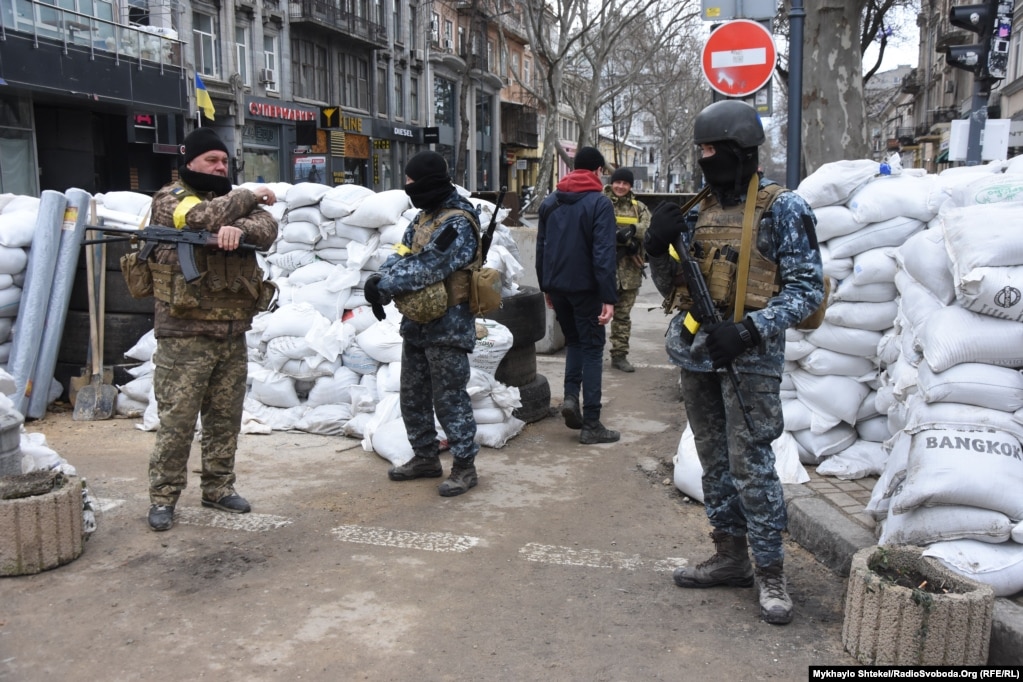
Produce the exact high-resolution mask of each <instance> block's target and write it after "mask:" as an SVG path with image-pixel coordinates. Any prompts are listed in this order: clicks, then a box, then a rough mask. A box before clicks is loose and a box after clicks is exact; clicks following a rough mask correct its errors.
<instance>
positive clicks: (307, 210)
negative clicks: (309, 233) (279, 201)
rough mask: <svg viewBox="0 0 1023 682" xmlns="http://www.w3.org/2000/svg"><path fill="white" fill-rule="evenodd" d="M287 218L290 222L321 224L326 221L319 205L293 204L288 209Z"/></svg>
mask: <svg viewBox="0 0 1023 682" xmlns="http://www.w3.org/2000/svg"><path fill="white" fill-rule="evenodd" d="M287 218H288V222H289V223H301V222H305V223H312V224H313V225H317V226H318V225H319V224H320V223H322V222H324V217H323V214H322V213H320V207H319V205H315V204H314V205H310V206H292V207H291V208H289V209H288V213H287Z"/></svg>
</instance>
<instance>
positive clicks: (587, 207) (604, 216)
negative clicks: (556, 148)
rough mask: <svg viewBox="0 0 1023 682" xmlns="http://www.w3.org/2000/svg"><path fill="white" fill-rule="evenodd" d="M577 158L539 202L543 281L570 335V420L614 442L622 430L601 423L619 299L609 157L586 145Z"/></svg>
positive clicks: (566, 412)
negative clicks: (606, 176)
mask: <svg viewBox="0 0 1023 682" xmlns="http://www.w3.org/2000/svg"><path fill="white" fill-rule="evenodd" d="M572 163H573V166H574V167H575V170H573V171H572V172H571V173H569V174H568V175H566V176H565V177H563V178H562V179H561V181H560V182H558V188H557V190H556V191H555V192H552V193H551V194H549V195H548V196H547V198H546V199H544V200H543V203H542V204H540V220H539V222H538V223H537V230H536V280H537V281H538V282H539V283H540V291H542V292H544V295H545V296H546V298H547V305H548V306H549V307H550V308H552V309H553V310H554V315H555V317H557V320H558V324H560V325H561V330H562V331H563V332H564V333H565V398H564V401H563V402H562V404H561V416H562V417H563V418H564V419H565V426H567V427H568V428H570V429H579V430H580V433H579V442H580V443H582V444H584V445H593V444H596V443H614V442H616V441H617V440H618V439H619V438H620V436H621V434H619V433H618V432H617V431H614V430H612V429H608V428H606V427H605V426H604V425H603V424H601V423H600V411H601V385H602V382H603V367H602V364H601V358H602V357H603V355H604V343H605V341H606V332H605V328H604V325H606V324H607V323H608V322H610V321H611V317H612V316H613V315H614V307H615V303H616V302H617V301H618V294H617V293H616V291H615V232H616V230H615V216H614V207H613V206H612V205H611V201H610V200H609V199H608V198H607V197H606V196H604V193H603V191H602V190H603V189H604V185H603V183H602V182H601V181H600V174H601V171H602V170H603V168H604V155H603V154H601V153H600V151H599V150H597V149H595V148H593V147H580V148H579V149H578V150H577V151H576V153H575V158H574V159H573V162H572ZM580 390H581V391H582V397H583V401H582V409H581V410H580V409H579V407H580V406H579V392H580Z"/></svg>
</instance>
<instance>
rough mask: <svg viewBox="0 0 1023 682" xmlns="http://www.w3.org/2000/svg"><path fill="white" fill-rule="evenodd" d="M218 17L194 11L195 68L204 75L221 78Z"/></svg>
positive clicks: (193, 41) (193, 43)
mask: <svg viewBox="0 0 1023 682" xmlns="http://www.w3.org/2000/svg"><path fill="white" fill-rule="evenodd" d="M217 23H218V22H217V18H216V17H214V16H212V15H209V14H203V13H202V12H193V13H192V45H193V47H194V50H195V70H196V71H198V72H199V73H201V74H202V75H203V76H213V77H214V78H220V60H218V59H217V34H218V33H219V30H218V26H217Z"/></svg>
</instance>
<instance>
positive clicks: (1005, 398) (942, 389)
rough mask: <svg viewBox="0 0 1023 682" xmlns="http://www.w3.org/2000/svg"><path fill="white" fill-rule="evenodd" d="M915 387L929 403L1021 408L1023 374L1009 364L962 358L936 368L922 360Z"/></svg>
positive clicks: (1009, 410) (1009, 408)
mask: <svg viewBox="0 0 1023 682" xmlns="http://www.w3.org/2000/svg"><path fill="white" fill-rule="evenodd" d="M917 388H918V390H919V393H920V395H921V396H922V397H923V399H924V400H926V401H927V402H929V403H937V402H950V403H964V404H966V405H976V406H978V407H986V408H989V409H992V410H1003V411H1006V412H1015V411H1016V410H1018V409H1020V408H1023V374H1021V373H1020V372H1019V370H1016V369H1010V368H1008V367H998V366H996V365H989V364H985V363H979V362H965V363H962V364H960V365H954V366H953V367H949V368H948V369H946V370H945V371H944V372H935V371H933V370H931V368H930V366H929V365H927V363H924V364H923V365H921V366H920V367H919V369H918V375H917Z"/></svg>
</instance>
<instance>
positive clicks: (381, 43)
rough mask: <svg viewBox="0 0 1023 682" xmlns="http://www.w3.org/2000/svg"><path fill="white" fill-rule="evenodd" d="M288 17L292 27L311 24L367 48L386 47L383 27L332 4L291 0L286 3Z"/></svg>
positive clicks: (314, 0) (310, 0)
mask: <svg viewBox="0 0 1023 682" xmlns="http://www.w3.org/2000/svg"><path fill="white" fill-rule="evenodd" d="M288 16H289V18H290V19H291V23H292V25H295V24H313V25H315V26H319V27H321V28H325V29H328V30H331V31H334V32H336V33H340V34H342V35H345V36H348V37H350V38H355V39H356V40H357V41H358V42H360V43H362V44H363V45H364V46H366V47H369V48H381V47H386V46H387V29H386V28H385V27H384V26H383V25H381V24H377V23H374V22H372V21H370V20H369V19H366V18H365V17H360V16H357V15H355V14H352V13H350V12H345V11H344V10H342V9H341V8H339V7H338V6H337V5H335V4H334V3H332V2H324V1H323V0H299V1H298V2H296V1H294V0H292V2H289V3H288Z"/></svg>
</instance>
